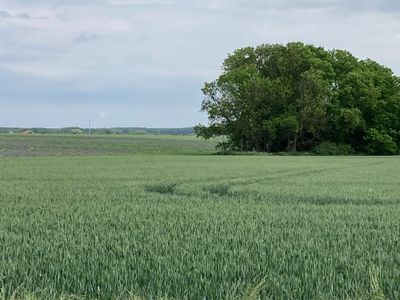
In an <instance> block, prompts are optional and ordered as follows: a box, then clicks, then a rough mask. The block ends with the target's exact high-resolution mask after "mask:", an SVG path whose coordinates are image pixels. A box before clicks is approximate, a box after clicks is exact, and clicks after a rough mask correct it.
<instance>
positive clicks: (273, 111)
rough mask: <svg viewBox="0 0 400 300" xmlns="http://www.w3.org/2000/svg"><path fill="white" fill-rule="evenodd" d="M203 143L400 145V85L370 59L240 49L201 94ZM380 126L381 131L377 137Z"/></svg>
mask: <svg viewBox="0 0 400 300" xmlns="http://www.w3.org/2000/svg"><path fill="white" fill-rule="evenodd" d="M203 93H204V94H205V99H204V101H203V102H202V110H203V111H205V112H206V113H207V114H208V117H209V126H207V127H206V126H198V127H197V129H196V133H197V135H199V136H202V137H204V138H211V137H216V136H221V135H222V136H225V137H227V139H228V142H226V143H225V146H227V145H228V146H229V147H230V149H231V150H240V151H267V152H280V151H297V150H301V151H310V150H311V149H313V148H314V147H315V146H316V145H318V144H320V143H322V142H326V141H332V142H334V143H336V144H349V145H350V146H351V147H352V148H354V149H355V150H356V151H357V152H366V153H373V154H393V153H395V152H396V151H397V149H398V148H399V145H400V80H399V78H398V77H396V76H394V75H393V73H392V71H391V70H390V69H388V68H386V67H384V66H381V65H379V64H378V63H376V62H374V61H372V60H369V59H368V60H358V59H357V58H355V57H354V56H352V55H351V54H350V53H349V52H346V51H342V50H334V51H327V50H325V49H323V48H321V47H315V46H312V45H305V44H302V43H289V44H287V45H285V46H284V45H268V44H267V45H261V46H259V47H256V48H252V47H248V48H243V49H238V50H236V51H235V52H234V53H233V54H231V55H229V56H228V58H227V59H226V60H225V62H224V63H223V72H222V74H221V75H220V76H219V78H218V79H217V80H215V81H213V82H210V83H206V84H205V86H204V88H203ZM374 128H376V129H377V130H378V132H379V134H380V135H381V136H378V134H377V133H376V132H371V130H372V129H374Z"/></svg>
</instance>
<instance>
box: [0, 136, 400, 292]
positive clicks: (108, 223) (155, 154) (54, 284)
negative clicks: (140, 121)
mask: <svg viewBox="0 0 400 300" xmlns="http://www.w3.org/2000/svg"><path fill="white" fill-rule="evenodd" d="M214 146H215V142H205V141H201V140H197V139H195V138H194V137H172V136H170V137H166V136H132V137H130V136H125V137H117V136H110V137H106V136H94V137H87V136H86V137H85V136H82V137H75V136H29V137H28V136H26V137H23V136H17V135H3V136H0V299H161V298H162V299H400V158H399V157H314V156H261V155H252V156H239V155H235V156H221V155H215V154H214V150H213V149H214Z"/></svg>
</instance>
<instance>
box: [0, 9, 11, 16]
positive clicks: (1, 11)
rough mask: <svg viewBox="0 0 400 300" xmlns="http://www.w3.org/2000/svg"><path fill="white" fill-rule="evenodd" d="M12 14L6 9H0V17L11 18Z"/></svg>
mask: <svg viewBox="0 0 400 300" xmlns="http://www.w3.org/2000/svg"><path fill="white" fill-rule="evenodd" d="M12 17H13V15H12V14H10V13H9V12H8V11H5V10H0V18H12Z"/></svg>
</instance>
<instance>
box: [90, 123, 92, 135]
mask: <svg viewBox="0 0 400 300" xmlns="http://www.w3.org/2000/svg"><path fill="white" fill-rule="evenodd" d="M90 134H92V121H91V120H89V135H90Z"/></svg>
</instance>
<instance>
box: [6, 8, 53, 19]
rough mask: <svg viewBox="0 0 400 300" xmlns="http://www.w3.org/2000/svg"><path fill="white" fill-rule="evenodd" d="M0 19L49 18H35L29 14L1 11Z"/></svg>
mask: <svg viewBox="0 0 400 300" xmlns="http://www.w3.org/2000/svg"><path fill="white" fill-rule="evenodd" d="M0 18H17V19H46V18H47V17H34V16H32V15H31V14H29V13H25V12H24V13H17V14H12V13H10V12H8V11H6V10H0Z"/></svg>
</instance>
